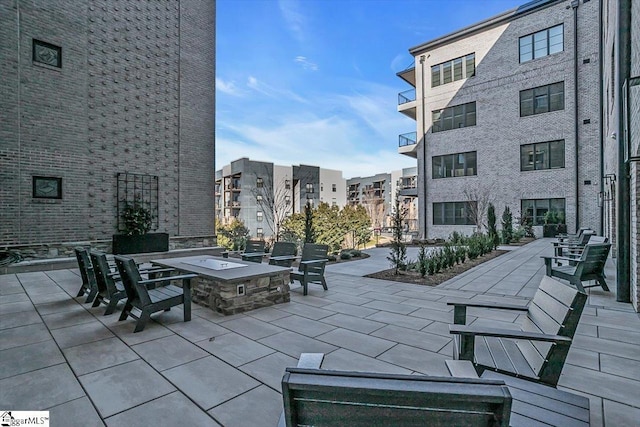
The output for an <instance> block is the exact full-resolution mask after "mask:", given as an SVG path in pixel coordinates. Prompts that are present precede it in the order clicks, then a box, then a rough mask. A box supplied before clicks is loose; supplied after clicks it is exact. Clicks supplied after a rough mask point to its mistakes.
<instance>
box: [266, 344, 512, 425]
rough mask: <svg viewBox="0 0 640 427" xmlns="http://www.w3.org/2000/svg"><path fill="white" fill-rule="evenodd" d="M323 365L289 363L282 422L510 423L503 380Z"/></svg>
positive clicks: (283, 389)
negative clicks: (334, 368)
mask: <svg viewBox="0 0 640 427" xmlns="http://www.w3.org/2000/svg"><path fill="white" fill-rule="evenodd" d="M304 356H305V354H304V353H303V354H302V357H301V359H300V360H301V362H302V361H303V358H304ZM320 356H321V355H320ZM320 360H321V359H320ZM300 365H301V364H300V363H299V364H298V366H300ZM304 365H305V364H304V363H302V366H304ZM317 368H319V365H318V366H317ZM317 368H315V369H314V368H301V367H297V368H286V370H285V374H284V377H283V378H282V398H283V401H284V414H283V416H282V417H281V418H280V423H279V424H278V425H279V426H282V427H284V426H285V425H286V426H287V427H291V426H299V425H315V426H339V425H344V426H350V427H360V426H362V427H364V426H367V427H369V426H382V425H385V426H386V425H398V426H508V425H509V417H510V413H511V401H512V397H511V394H510V393H509V389H508V388H507V387H506V386H505V384H504V382H503V381H495V380H482V379H468V378H452V377H446V378H443V377H430V376H421V375H392V374H379V373H364V372H344V371H330V370H323V369H317Z"/></svg>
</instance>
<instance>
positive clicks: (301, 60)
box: [293, 56, 318, 71]
mask: <svg viewBox="0 0 640 427" xmlns="http://www.w3.org/2000/svg"><path fill="white" fill-rule="evenodd" d="M293 61H294V62H297V63H298V64H300V65H301V66H302V68H304V69H305V70H311V71H318V64H316V63H315V62H311V61H309V60H308V59H307V57H306V56H296V58H295V59H294V60H293Z"/></svg>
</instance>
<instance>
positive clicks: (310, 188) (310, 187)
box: [305, 184, 313, 193]
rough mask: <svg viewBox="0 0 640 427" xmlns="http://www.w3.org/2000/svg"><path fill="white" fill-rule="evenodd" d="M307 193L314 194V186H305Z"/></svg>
mask: <svg viewBox="0 0 640 427" xmlns="http://www.w3.org/2000/svg"><path fill="white" fill-rule="evenodd" d="M305 188H306V190H307V193H313V184H307V185H306V186H305Z"/></svg>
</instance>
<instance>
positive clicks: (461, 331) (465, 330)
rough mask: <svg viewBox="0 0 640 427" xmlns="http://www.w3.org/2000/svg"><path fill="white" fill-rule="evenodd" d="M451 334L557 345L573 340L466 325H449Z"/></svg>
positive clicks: (536, 333) (557, 336)
mask: <svg viewBox="0 0 640 427" xmlns="http://www.w3.org/2000/svg"><path fill="white" fill-rule="evenodd" d="M449 333H450V334H455V335H467V336H474V337H475V336H484V337H497V338H512V339H526V340H532V341H545V342H553V343H557V344H569V343H570V342H571V338H569V337H563V336H560V335H549V334H541V333H538V332H526V331H518V330H515V329H497V328H487V329H476V328H474V327H473V326H466V325H449Z"/></svg>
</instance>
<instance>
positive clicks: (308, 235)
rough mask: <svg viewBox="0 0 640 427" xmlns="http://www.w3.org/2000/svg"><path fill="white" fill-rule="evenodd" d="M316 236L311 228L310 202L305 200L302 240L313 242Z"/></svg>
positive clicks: (311, 210) (311, 209)
mask: <svg viewBox="0 0 640 427" xmlns="http://www.w3.org/2000/svg"><path fill="white" fill-rule="evenodd" d="M315 241H316V236H315V230H314V229H313V207H312V206H311V202H307V204H306V205H305V206H304V242H305V243H315Z"/></svg>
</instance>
